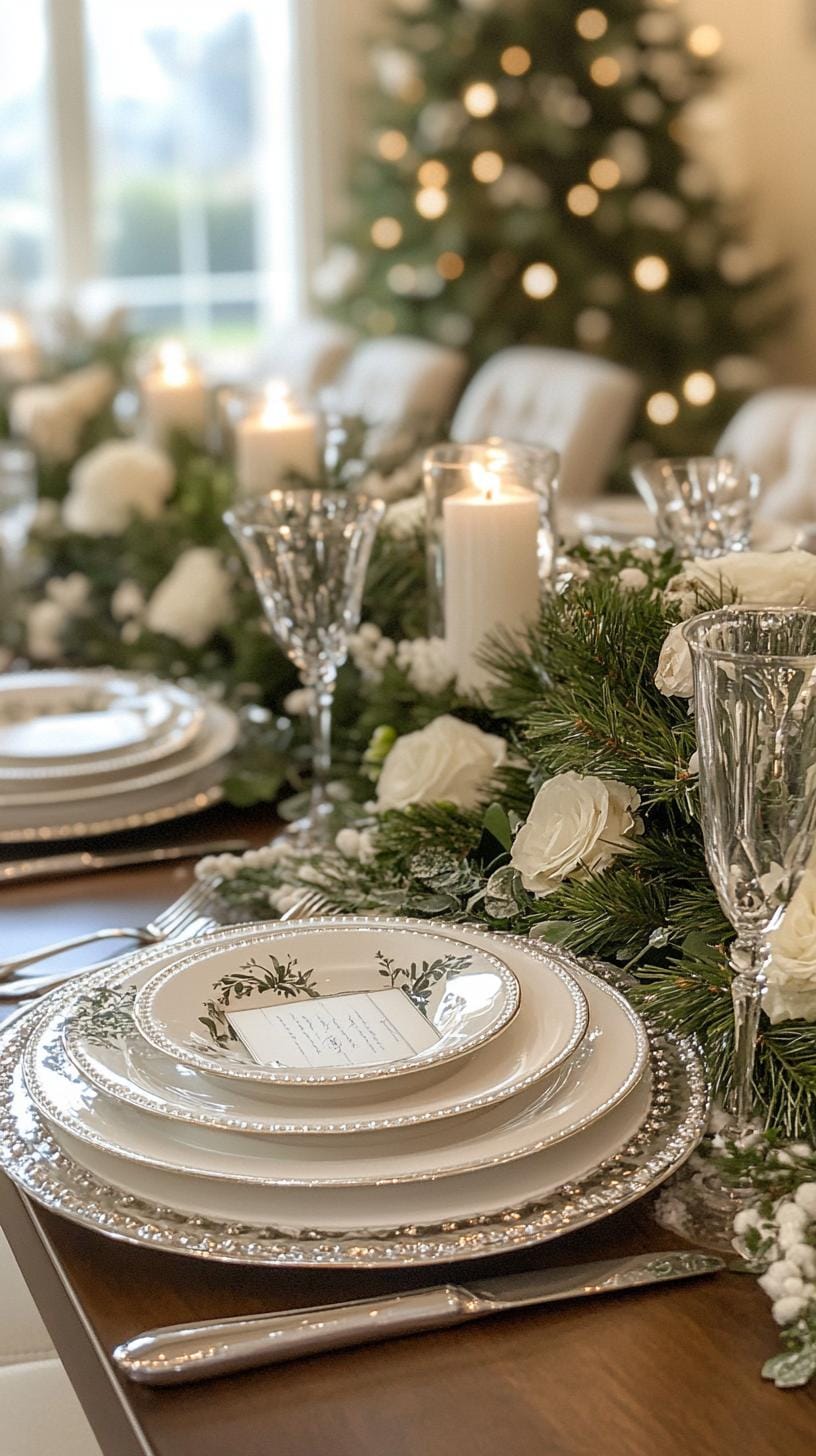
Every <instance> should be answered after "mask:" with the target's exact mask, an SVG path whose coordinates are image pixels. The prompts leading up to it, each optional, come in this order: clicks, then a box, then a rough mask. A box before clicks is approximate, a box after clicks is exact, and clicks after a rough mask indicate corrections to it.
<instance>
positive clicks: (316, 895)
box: [0, 882, 334, 1032]
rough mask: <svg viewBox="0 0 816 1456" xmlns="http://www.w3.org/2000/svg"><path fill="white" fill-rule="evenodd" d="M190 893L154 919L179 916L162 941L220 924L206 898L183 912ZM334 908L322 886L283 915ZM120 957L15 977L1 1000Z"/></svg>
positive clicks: (48, 987) (30, 993)
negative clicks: (48, 973) (203, 911)
mask: <svg viewBox="0 0 816 1456" xmlns="http://www.w3.org/2000/svg"><path fill="white" fill-rule="evenodd" d="M215 888H216V886H215V885H213V884H212V882H211V883H210V885H209V886H207V887H206V894H211V893H212V891H213V890H214V889H215ZM189 893H190V892H189V891H188V892H187V894H186V895H182V896H181V897H180V898H179V899H178V900H175V901H174V902H173V904H172V905H168V907H167V909H166V910H163V911H162V913H161V915H157V916H156V919H155V920H154V921H153V922H152V924H153V925H158V924H159V923H160V922H162V923H164V921H165V918H166V917H171V916H173V915H174V913H175V916H176V919H175V920H174V922H173V925H172V928H171V929H170V930H169V931H166V932H165V934H164V935H163V936H161V937H157V938H156V939H157V941H158V940H159V939H160V940H161V943H162V944H165V943H167V942H168V941H169V942H176V941H180V940H189V939H191V938H192V937H193V936H194V935H197V934H198V933H199V931H205V930H213V929H215V927H216V926H217V925H218V924H219V922H218V921H217V920H216V919H215V918H214V917H213V916H209V917H208V916H203V915H201V914H200V913H199V910H200V909H203V908H204V905H203V902H199V901H197V902H196V903H195V904H193V905H192V907H191V906H190V905H189V903H188V905H187V906H186V908H185V909H184V911H183V913H180V912H182V904H183V902H184V901H186V900H187V899H188V896H189ZM333 909H334V906H333V905H332V904H331V903H330V902H329V900H327V899H326V896H325V895H324V894H322V892H321V891H320V890H310V891H308V892H307V893H305V894H304V895H303V896H302V897H301V899H300V900H298V901H296V903H295V904H294V905H292V906H291V907H290V908H289V909H288V910H287V911H286V912H285V913H284V914H283V915H281V917H280V918H281V920H301V919H306V917H307V916H309V915H325V914H328V913H330V912H331V911H332V910H333ZM122 954H124V952H122ZM117 959H118V957H117V956H111V957H110V958H109V959H106V960H104V961H95V962H93V963H92V964H91V965H90V966H80V967H74V968H73V969H72V970H67V971H61V972H57V974H55V975H52V976H27V977H20V978H19V979H15V980H13V981H12V982H11V983H10V984H9V985H7V986H0V1002H3V1001H29V1000H31V998H32V997H37V996H41V995H44V994H45V992H46V991H54V990H56V988H57V987H58V986H64V985H65V984H66V983H67V982H68V981H72V980H73V979H74V978H75V977H76V976H81V975H83V974H84V973H85V972H86V971H101V970H104V969H105V967H106V966H109V965H112V964H113V962H114V961H115V960H117ZM11 1019H12V1018H11V1017H8V1016H7V1017H6V1018H5V1020H4V1021H2V1022H0V1032H2V1030H3V1027H5V1026H7V1025H8V1023H9V1021H10V1020H11Z"/></svg>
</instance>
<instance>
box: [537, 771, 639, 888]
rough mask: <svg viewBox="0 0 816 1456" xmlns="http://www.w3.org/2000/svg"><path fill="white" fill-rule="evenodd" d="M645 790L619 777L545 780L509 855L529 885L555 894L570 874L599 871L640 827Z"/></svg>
mask: <svg viewBox="0 0 816 1456" xmlns="http://www.w3.org/2000/svg"><path fill="white" fill-rule="evenodd" d="M639 803H640V795H639V794H638V793H637V791H636V790H635V789H630V788H628V787H627V785H626V784H621V783H618V782H617V780H615V779H599V778H596V777H595V776H594V775H592V774H590V775H583V774H577V773H572V772H569V773H560V774H556V775H555V777H554V778H551V779H548V780H547V782H546V783H545V784H542V786H541V788H540V789H539V791H538V793H537V794H536V796H535V799H534V800H533V805H532V808H531V809H530V813H529V815H528V816H527V822H526V824H523V825H522V827H521V829H520V830H519V831H518V834H517V835H516V837H515V839H514V841H513V848H512V850H511V853H510V861H511V863H512V865H513V867H514V869H517V870H518V871H519V874H520V875H521V881H522V884H523V885H524V887H525V889H527V890H531V891H532V892H533V894H535V895H551V894H552V893H553V891H554V890H557V889H558V888H559V886H560V885H561V882H562V881H563V880H565V879H567V878H569V877H570V876H573V877H578V878H586V877H587V876H588V875H590V874H600V873H601V872H602V871H603V870H605V869H606V868H607V866H608V865H609V864H610V863H611V862H612V860H613V859H614V857H615V855H618V854H622V853H624V852H626V851H627V850H629V849H630V848H631V844H630V842H629V836H631V835H632V834H636V833H639V831H640V827H641V825H640V821H639V820H638V819H637V818H636V817H635V815H634V813H633V811H634V810H635V809H637V807H638V804H639Z"/></svg>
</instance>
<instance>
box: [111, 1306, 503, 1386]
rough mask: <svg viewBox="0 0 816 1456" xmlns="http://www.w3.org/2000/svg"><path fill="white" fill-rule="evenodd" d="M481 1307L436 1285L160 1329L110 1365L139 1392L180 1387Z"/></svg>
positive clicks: (437, 1324) (452, 1318)
mask: <svg viewBox="0 0 816 1456" xmlns="http://www.w3.org/2000/svg"><path fill="white" fill-rule="evenodd" d="M482 1304H483V1301H481V1300H479V1299H476V1298H474V1296H473V1295H472V1294H469V1293H468V1291H467V1290H466V1289H460V1288H458V1287H457V1286H456V1285H454V1284H441V1285H437V1286H436V1287H435V1288H429V1289H413V1290H408V1291H406V1292H404V1293H402V1294H391V1295H385V1296H384V1297H383V1298H381V1299H359V1300H354V1301H351V1302H349V1303H348V1304H331V1305H323V1306H321V1307H318V1308H315V1309H298V1310H293V1311H292V1313H291V1314H287V1313H286V1312H285V1311H284V1312H282V1313H280V1314H273V1315H255V1316H250V1317H249V1318H240V1317H239V1318H238V1319H227V1320H204V1321H203V1322H202V1323H201V1324H195V1325H165V1326H164V1327H163V1328H161V1329H157V1330H147V1331H145V1333H144V1334H141V1335H136V1336H135V1338H134V1339H132V1340H127V1341H126V1342H125V1343H124V1344H122V1345H118V1346H117V1347H116V1349H115V1350H114V1352H113V1359H114V1361H115V1362H116V1364H117V1366H118V1367H119V1369H120V1370H121V1372H122V1374H123V1375H127V1376H128V1377H129V1379H131V1380H135V1381H137V1382H139V1384H142V1385H180V1384H182V1383H183V1382H185V1381H188V1380H205V1379H207V1378H208V1377H211V1376H213V1375H229V1374H232V1373H234V1372H235V1371H238V1370H252V1369H254V1368H256V1367H257V1366H259V1365H274V1364H277V1363H278V1361H281V1360H292V1359H298V1358H300V1356H302V1355H318V1354H321V1353H322V1352H323V1351H325V1350H338V1349H344V1348H347V1347H348V1346H350V1345H365V1344H368V1343H369V1342H373V1341H375V1340H387V1339H393V1338H395V1337H397V1336H399V1335H409V1334H415V1333H417V1332H418V1331H420V1330H423V1329H443V1328H444V1327H445V1326H447V1325H457V1324H461V1323H462V1322H463V1321H464V1320H467V1319H469V1318H473V1317H475V1316H476V1315H477V1313H478V1312H479V1311H480V1309H481V1307H482Z"/></svg>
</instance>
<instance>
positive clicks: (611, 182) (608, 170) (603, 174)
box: [589, 157, 621, 192]
mask: <svg viewBox="0 0 816 1456" xmlns="http://www.w3.org/2000/svg"><path fill="white" fill-rule="evenodd" d="M620 179H621V169H620V167H619V166H618V164H617V162H614V161H613V160H612V158H611V157H599V158H598V160H597V162H593V163H592V166H591V167H590V169H589V180H590V182H592V183H594V185H595V186H596V187H600V189H601V191H602V192H606V191H608V190H609V188H610V187H617V185H618V183H619V182H620Z"/></svg>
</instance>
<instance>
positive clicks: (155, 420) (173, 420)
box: [138, 339, 210, 446]
mask: <svg viewBox="0 0 816 1456" xmlns="http://www.w3.org/2000/svg"><path fill="white" fill-rule="evenodd" d="M138 395H139V420H138V430H139V433H140V434H142V435H144V437H145V438H146V439H147V440H150V441H151V443H153V444H155V445H159V446H162V445H166V444H167V442H168V441H169V440H170V439H171V438H172V436H173V435H174V434H181V435H186V436H188V437H189V438H190V439H191V440H196V441H203V440H204V439H205V437H206V435H207V430H208V426H209V416H210V398H209V387H208V384H207V381H206V379H205V377H204V374H203V373H202V370H201V369H200V367H199V365H198V364H197V363H196V361H195V360H194V359H192V358H191V357H190V356H189V355H188V353H187V351H186V349H185V347H184V345H183V344H182V343H180V342H178V341H177V340H175V339H167V340H165V342H164V343H162V344H160V345H159V347H158V348H157V349H156V351H155V353H154V354H153V355H152V356H150V357H149V358H148V359H147V360H146V361H145V364H144V367H143V368H142V369H141V370H140V372H139V377H138Z"/></svg>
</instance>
